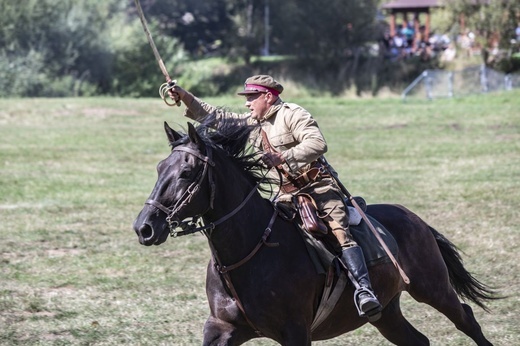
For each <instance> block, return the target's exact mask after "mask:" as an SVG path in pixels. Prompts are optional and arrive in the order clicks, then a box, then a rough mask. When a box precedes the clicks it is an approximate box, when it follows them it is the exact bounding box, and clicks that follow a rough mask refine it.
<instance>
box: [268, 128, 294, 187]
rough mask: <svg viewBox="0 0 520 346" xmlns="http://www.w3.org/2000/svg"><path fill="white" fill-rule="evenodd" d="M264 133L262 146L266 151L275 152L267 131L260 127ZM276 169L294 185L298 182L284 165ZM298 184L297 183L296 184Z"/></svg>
mask: <svg viewBox="0 0 520 346" xmlns="http://www.w3.org/2000/svg"><path fill="white" fill-rule="evenodd" d="M260 132H261V133H262V147H263V148H264V150H265V151H269V152H274V151H276V150H274V149H273V147H272V146H271V143H269V139H268V138H267V133H265V131H264V129H260ZM275 168H276V170H277V171H278V172H279V173H281V174H282V175H283V176H284V177H285V178H286V179H287V180H289V181H290V182H291V183H292V184H293V185H294V184H295V183H296V180H295V179H294V178H293V177H292V175H290V174H289V172H287V170H286V169H285V168H284V167H283V166H282V165H278V166H276V167H275ZM295 186H296V185H295Z"/></svg>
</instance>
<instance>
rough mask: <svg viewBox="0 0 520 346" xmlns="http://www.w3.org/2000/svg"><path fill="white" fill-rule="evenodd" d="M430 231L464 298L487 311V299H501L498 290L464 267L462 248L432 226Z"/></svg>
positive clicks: (458, 292)
mask: <svg viewBox="0 0 520 346" xmlns="http://www.w3.org/2000/svg"><path fill="white" fill-rule="evenodd" d="M430 231H431V232H432V234H433V236H434V237H435V241H436V242H437V245H438V246H439V250H440V251H441V254H442V258H443V259H444V262H445V263H446V266H447V267H448V273H449V277H450V282H451V285H452V286H453V288H454V289H455V292H457V294H458V295H459V296H460V297H462V298H463V299H468V300H471V301H472V302H474V303H475V304H477V305H478V306H480V307H481V308H482V309H484V310H485V311H488V312H489V309H488V308H487V306H486V305H485V304H484V301H485V300H494V299H500V298H501V297H498V296H497V295H496V292H495V290H494V289H493V288H491V287H490V286H488V285H486V284H483V283H482V282H480V281H479V280H477V279H476V278H475V277H474V276H473V275H472V274H471V273H470V272H468V271H467V270H466V268H464V265H463V263H462V257H461V256H460V253H459V251H460V249H459V248H458V247H457V246H456V245H455V244H453V243H452V242H451V241H449V240H448V239H447V238H446V237H445V236H443V235H442V234H441V233H439V232H438V231H436V230H435V229H434V228H432V227H430Z"/></svg>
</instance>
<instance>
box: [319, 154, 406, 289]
mask: <svg viewBox="0 0 520 346" xmlns="http://www.w3.org/2000/svg"><path fill="white" fill-rule="evenodd" d="M319 161H320V162H321V163H322V164H323V165H324V166H325V167H326V168H327V170H328V171H329V173H330V175H331V176H332V178H333V179H334V181H335V182H336V184H337V185H338V186H339V188H340V189H341V191H342V192H343V193H344V194H345V196H347V198H348V199H349V200H350V202H351V203H352V205H353V206H354V208H356V210H357V211H358V212H359V214H360V215H361V217H362V218H363V220H365V222H366V223H367V225H368V228H370V230H371V231H372V233H374V236H375V237H376V239H377V240H378V241H379V243H380V244H381V246H382V247H383V249H384V250H385V252H386V254H387V255H388V257H389V258H390V260H391V261H392V263H393V264H394V266H395V267H396V268H397V270H398V271H399V274H400V275H401V278H402V279H403V281H404V282H405V283H406V284H409V283H410V279H409V278H408V276H407V275H406V273H405V272H404V270H403V269H402V268H401V266H400V265H399V263H398V262H397V260H396V259H395V257H394V255H393V254H392V251H390V249H389V248H388V246H387V245H386V243H385V241H384V240H383V238H381V236H380V235H379V232H378V231H377V230H376V228H375V227H374V225H373V224H372V222H370V219H369V218H368V217H367V215H366V214H365V212H364V211H363V209H361V207H360V206H359V204H358V203H357V202H356V200H355V199H354V197H352V195H351V194H350V192H348V190H347V188H346V187H345V185H343V183H342V182H341V181H340V180H339V179H338V177H337V176H336V175H335V174H334V173H333V170H332V169H331V168H332V167H331V166H330V164H329V163H328V161H327V160H326V159H325V157H323V156H321V157H320V158H319Z"/></svg>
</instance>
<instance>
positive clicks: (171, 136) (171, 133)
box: [164, 121, 182, 144]
mask: <svg viewBox="0 0 520 346" xmlns="http://www.w3.org/2000/svg"><path fill="white" fill-rule="evenodd" d="M164 131H166V136H167V137H168V141H169V142H170V144H172V143H175V142H177V141H178V140H179V139H181V138H182V136H181V135H180V134H179V133H178V132H177V131H175V130H174V129H172V128H171V127H170V125H168V123H167V122H166V121H165V122H164Z"/></svg>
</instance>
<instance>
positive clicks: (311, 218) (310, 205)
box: [293, 193, 328, 235]
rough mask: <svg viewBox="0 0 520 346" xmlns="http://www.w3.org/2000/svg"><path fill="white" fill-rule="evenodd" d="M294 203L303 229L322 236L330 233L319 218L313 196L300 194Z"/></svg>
mask: <svg viewBox="0 0 520 346" xmlns="http://www.w3.org/2000/svg"><path fill="white" fill-rule="evenodd" d="M293 203H294V204H295V205H296V209H297V210H298V213H299V214H300V218H301V219H302V223H303V227H304V228H305V230H306V231H307V232H309V233H311V234H316V233H317V234H321V235H324V234H327V233H328V229H327V226H326V225H325V223H324V222H323V220H322V219H320V218H319V216H318V210H317V209H318V208H317V207H316V202H315V201H314V199H313V198H312V197H311V195H309V194H306V193H300V194H298V195H296V198H294V199H293Z"/></svg>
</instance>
